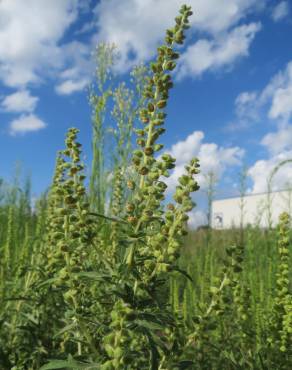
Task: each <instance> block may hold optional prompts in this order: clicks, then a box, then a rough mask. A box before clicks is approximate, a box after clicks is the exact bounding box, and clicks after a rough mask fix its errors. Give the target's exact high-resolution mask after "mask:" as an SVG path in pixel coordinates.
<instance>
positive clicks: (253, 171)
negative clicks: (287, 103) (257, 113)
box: [248, 124, 292, 193]
mask: <svg viewBox="0 0 292 370" xmlns="http://www.w3.org/2000/svg"><path fill="white" fill-rule="evenodd" d="M261 145H263V146H264V147H265V148H266V149H267V151H268V154H269V155H268V158H267V159H262V160H258V161H256V162H255V163H254V165H253V166H251V167H250V168H249V170H248V175H249V176H250V178H251V180H252V182H253V186H252V188H251V189H250V190H251V192H253V193H261V192H265V191H267V186H268V181H269V177H270V175H271V173H272V171H274V170H275V168H277V167H278V166H279V165H280V164H281V163H282V162H284V163H285V164H284V165H283V166H282V165H281V166H280V168H279V170H277V171H276V174H275V176H274V177H273V181H272V189H273V190H279V189H284V188H285V187H286V186H287V184H290V186H291V184H292V163H291V162H292V125H291V124H284V125H281V126H280V127H279V128H278V130H277V131H275V132H270V133H268V134H266V135H265V136H264V137H263V139H262V141H261ZM286 161H288V162H286ZM290 161H291V162H290Z"/></svg>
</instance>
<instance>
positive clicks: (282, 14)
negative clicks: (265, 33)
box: [272, 1, 289, 22]
mask: <svg viewBox="0 0 292 370" xmlns="http://www.w3.org/2000/svg"><path fill="white" fill-rule="evenodd" d="M288 14H289V4H288V1H281V2H280V3H279V4H277V5H276V6H275V7H274V8H273V11H272V18H273V20H274V21H275V22H278V21H280V20H282V19H283V18H286V17H287V16H288Z"/></svg>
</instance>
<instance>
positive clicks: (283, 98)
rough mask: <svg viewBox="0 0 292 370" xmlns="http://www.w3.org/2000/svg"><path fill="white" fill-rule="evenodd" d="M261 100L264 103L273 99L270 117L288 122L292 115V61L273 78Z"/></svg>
mask: <svg viewBox="0 0 292 370" xmlns="http://www.w3.org/2000/svg"><path fill="white" fill-rule="evenodd" d="M260 100H261V101H262V103H263V104H264V103H266V102H269V101H271V106H270V109H269V112H268V116H269V118H271V119H280V120H282V121H286V122H287V121H288V120H289V119H290V118H291V117H292V61H290V62H289V63H288V64H287V66H286V68H285V69H284V70H283V71H280V72H279V73H277V74H276V75H275V76H274V77H273V78H272V79H271V81H270V83H269V84H268V85H267V87H266V88H265V89H264V90H263V92H262V94H261V96H260Z"/></svg>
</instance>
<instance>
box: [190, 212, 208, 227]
mask: <svg viewBox="0 0 292 370" xmlns="http://www.w3.org/2000/svg"><path fill="white" fill-rule="evenodd" d="M206 224H207V216H206V214H205V212H203V211H202V210H200V209H199V210H194V211H192V212H190V213H189V220H188V225H189V227H190V228H191V229H195V228H197V227H198V226H201V225H206Z"/></svg>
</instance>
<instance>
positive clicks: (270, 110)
mask: <svg viewBox="0 0 292 370" xmlns="http://www.w3.org/2000/svg"><path fill="white" fill-rule="evenodd" d="M235 115H236V119H235V123H233V124H231V125H228V126H227V129H232V130H238V129H242V128H247V127H249V126H250V125H251V124H252V123H253V122H256V121H259V120H260V119H263V118H264V119H265V121H266V120H267V119H269V120H271V121H274V122H276V123H277V124H278V125H282V126H283V125H285V124H286V125H287V124H288V123H289V122H290V120H291V118H292V61H290V62H289V63H288V64H287V65H286V67H285V68H284V69H283V70H281V71H279V72H278V73H277V74H276V75H275V76H273V77H272V78H271V80H270V82H269V83H268V84H267V85H266V86H265V87H264V88H263V90H262V91H244V92H242V93H240V94H239V95H238V96H237V98H236V99H235Z"/></svg>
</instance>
